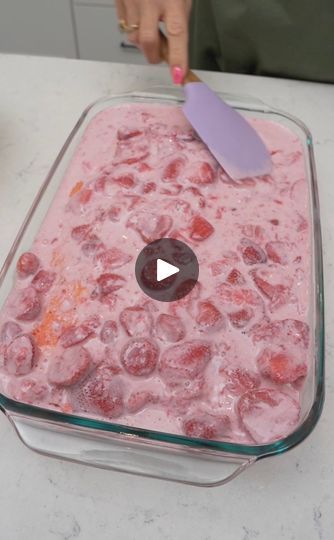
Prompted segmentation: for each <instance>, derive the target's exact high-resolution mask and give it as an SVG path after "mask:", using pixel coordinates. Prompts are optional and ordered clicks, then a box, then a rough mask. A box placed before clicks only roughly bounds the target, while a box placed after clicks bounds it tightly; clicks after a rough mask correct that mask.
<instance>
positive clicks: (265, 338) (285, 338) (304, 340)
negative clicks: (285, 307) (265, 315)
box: [252, 319, 310, 349]
mask: <svg viewBox="0 0 334 540" xmlns="http://www.w3.org/2000/svg"><path fill="white" fill-rule="evenodd" d="M252 337H253V341H254V343H258V342H265V343H268V344H271V343H275V344H278V345H286V346H288V345H292V346H295V345H297V346H301V347H303V348H304V349H308V347H309V341H310V327H309V325H308V324H307V323H305V322H302V321H298V320H296V319H283V320H280V321H264V322H263V323H261V324H259V325H257V326H256V327H255V328H254V329H253V330H252Z"/></svg>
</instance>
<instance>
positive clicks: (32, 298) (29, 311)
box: [15, 287, 42, 321]
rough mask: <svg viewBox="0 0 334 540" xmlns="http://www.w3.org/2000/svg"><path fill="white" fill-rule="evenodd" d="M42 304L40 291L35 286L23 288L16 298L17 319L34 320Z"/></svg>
mask: <svg viewBox="0 0 334 540" xmlns="http://www.w3.org/2000/svg"><path fill="white" fill-rule="evenodd" d="M41 309H42V306H41V302H40V299H39V296H38V293H37V292H36V291H35V289H34V288H33V287H27V288H26V289H23V290H22V291H21V292H20V293H19V294H18V297H17V299H16V306H15V311H16V319H18V320H19V321H34V320H35V319H37V317H38V316H39V314H40V312H41Z"/></svg>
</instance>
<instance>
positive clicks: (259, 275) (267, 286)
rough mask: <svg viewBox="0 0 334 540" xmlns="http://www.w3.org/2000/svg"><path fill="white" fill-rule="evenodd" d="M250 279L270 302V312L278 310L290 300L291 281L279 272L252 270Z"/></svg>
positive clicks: (275, 270)
mask: <svg viewBox="0 0 334 540" xmlns="http://www.w3.org/2000/svg"><path fill="white" fill-rule="evenodd" d="M251 275H252V278H253V280H254V283H255V285H256V286H257V288H258V289H259V290H260V292H261V293H262V294H263V295H264V296H266V297H267V298H269V299H270V300H271V302H270V310H271V311H274V310H275V309H278V308H280V307H281V306H283V305H285V304H287V303H288V302H289V301H290V300H291V284H292V283H291V280H290V278H289V277H288V276H285V275H284V274H282V272H281V270H279V269H276V268H271V269H270V270H254V271H253V272H252V273H251Z"/></svg>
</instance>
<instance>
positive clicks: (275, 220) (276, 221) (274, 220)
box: [270, 219, 279, 227]
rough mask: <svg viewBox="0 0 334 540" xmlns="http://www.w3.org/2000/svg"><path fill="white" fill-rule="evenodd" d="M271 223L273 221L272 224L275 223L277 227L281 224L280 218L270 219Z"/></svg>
mask: <svg viewBox="0 0 334 540" xmlns="http://www.w3.org/2000/svg"><path fill="white" fill-rule="evenodd" d="M270 223H271V224H272V225H274V226H275V227H277V226H278V225H279V220H278V219H271V220H270Z"/></svg>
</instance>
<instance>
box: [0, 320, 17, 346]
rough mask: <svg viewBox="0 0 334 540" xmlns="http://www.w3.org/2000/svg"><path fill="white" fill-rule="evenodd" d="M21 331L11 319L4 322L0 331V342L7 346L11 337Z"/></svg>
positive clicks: (11, 339)
mask: <svg viewBox="0 0 334 540" xmlns="http://www.w3.org/2000/svg"><path fill="white" fill-rule="evenodd" d="M21 333H22V328H21V326H19V325H18V324H16V323H15V322H13V321H7V322H6V323H5V324H3V325H2V328H1V333H0V342H1V343H2V344H3V345H5V346H7V345H9V344H10V343H11V342H12V341H13V339H14V338H15V337H16V336H18V335H19V334H21Z"/></svg>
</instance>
